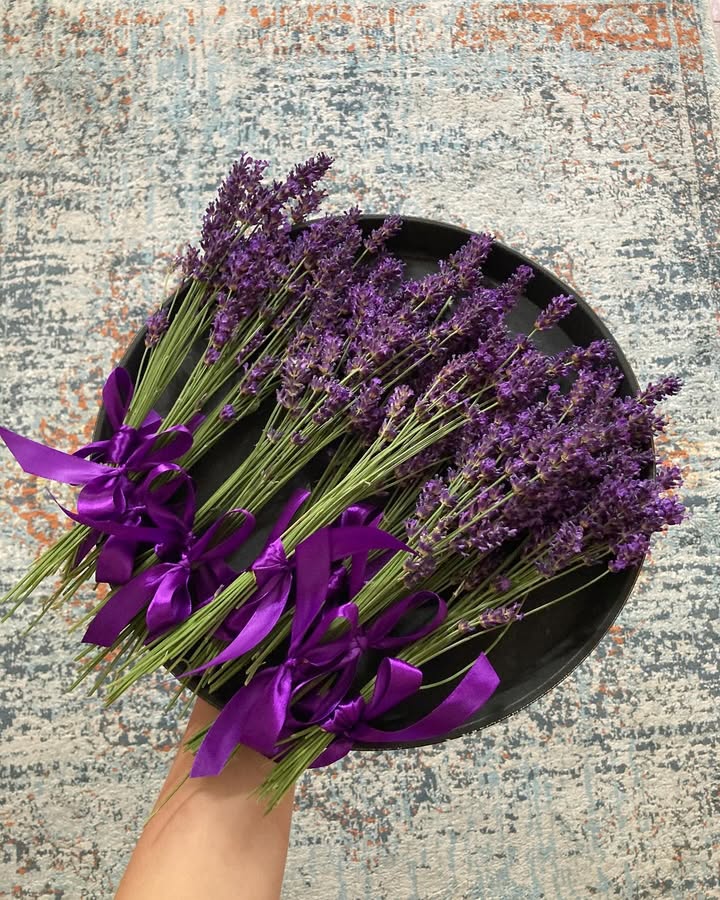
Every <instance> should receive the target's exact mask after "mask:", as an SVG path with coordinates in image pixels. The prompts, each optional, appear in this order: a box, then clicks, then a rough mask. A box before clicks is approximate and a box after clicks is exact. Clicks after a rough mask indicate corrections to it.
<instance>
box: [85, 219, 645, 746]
mask: <svg viewBox="0 0 720 900" xmlns="http://www.w3.org/2000/svg"><path fill="white" fill-rule="evenodd" d="M382 221H383V217H382V216H363V217H362V218H361V225H362V227H363V230H364V231H365V232H366V233H367V232H369V231H371V230H372V229H373V228H377V227H378V225H379V224H380V223H381V222H382ZM471 234H472V232H470V231H468V230H466V229H464V228H458V227H456V226H453V225H445V224H443V223H440V222H433V221H430V220H427V219H418V218H411V217H404V218H403V226H402V229H401V230H400V232H399V234H398V235H397V236H396V237H395V238H394V239H393V240H392V241H391V242H390V249H391V250H392V252H393V253H394V254H395V255H396V256H398V257H399V258H401V259H402V260H403V261H404V262H405V265H406V274H407V275H408V276H409V277H413V278H417V277H422V276H423V275H425V274H427V273H428V272H431V271H434V270H436V269H437V262H438V260H440V259H443V258H445V257H447V256H448V255H449V254H451V253H454V252H455V251H456V250H458V249H459V248H460V247H461V246H462V245H463V244H464V243H465V242H466V241H467V239H468V237H469V236H470V235H471ZM520 265H527V266H530V267H531V268H532V269H533V271H534V273H535V277H534V278H533V279H532V281H531V282H530V284H529V285H528V289H527V293H526V295H525V296H523V297H522V298H521V300H520V302H519V304H518V305H517V307H516V308H515V310H513V312H512V313H511V315H510V317H509V318H508V324H509V326H510V327H511V328H512V329H513V330H514V331H517V332H521V331H524V332H528V331H529V330H530V329H531V328H532V323H533V321H534V320H535V317H536V315H537V312H538V309H539V308H542V307H544V306H545V305H546V304H547V302H548V301H549V300H550V299H551V298H552V297H555V296H557V295H558V294H572V295H573V296H574V297H575V299H576V301H577V307H576V308H575V309H574V310H573V311H572V313H571V314H570V315H569V316H568V317H567V318H566V319H564V320H563V322H562V323H561V326H560V327H558V328H554V329H552V330H550V331H547V332H543V333H541V334H540V335H538V336H537V338H538V339H537V343H538V345H539V346H540V347H541V348H542V349H544V350H546V351H548V352H557V351H558V350H560V349H562V348H563V347H567V346H569V345H571V344H578V345H581V346H584V345H587V344H589V343H590V342H591V341H594V340H598V339H605V340H607V341H609V342H610V343H611V344H612V345H613V347H614V349H615V352H616V355H617V363H618V366H619V368H620V369H621V370H622V372H623V374H624V380H623V382H622V384H621V386H620V393H621V394H623V395H625V396H628V395H631V394H634V393H636V392H637V390H638V384H637V380H636V378H635V376H634V374H633V372H632V369H631V368H630V365H629V364H628V362H627V360H626V359H625V356H624V355H623V353H622V350H621V349H620V347H619V346H618V344H617V342H616V341H615V340H614V338H613V337H612V335H611V334H610V332H609V331H608V330H607V328H606V327H605V325H603V323H602V322H601V321H600V319H599V318H598V317H597V315H596V314H595V313H594V312H593V311H592V309H591V308H590V307H589V306H588V304H587V303H585V302H584V301H583V300H582V299H581V298H580V297H578V295H577V293H576V292H575V291H574V290H572V289H571V288H570V287H568V286H567V285H566V284H563V282H562V281H560V280H559V279H558V278H556V277H555V276H554V275H552V274H551V273H550V272H548V271H547V270H546V269H544V268H542V266H539V265H538V264H537V263H535V262H533V261H532V260H530V259H528V258H527V257H525V256H523V254H521V253H518V252H517V251H515V250H512V249H511V248H510V247H507V246H505V245H504V244H501V243H499V242H497V243H496V244H495V245H494V247H493V250H492V251H491V253H490V257H489V259H488V261H487V264H486V266H485V273H486V276H487V280H488V281H489V282H490V283H498V282H501V281H504V280H505V279H506V278H507V277H508V276H509V275H511V274H512V273H513V272H514V271H515V270H516V269H517V267H518V266H520ZM144 335H145V329H143V330H142V331H140V332H139V333H138V334H137V335H136V337H135V339H134V340H133V342H132V343H131V345H130V347H129V348H128V350H127V352H126V354H125V356H124V357H123V359H122V362H121V363H120V365H122V366H124V367H125V368H126V369H127V370H128V371H129V372H130V374H131V375H132V376H133V377H134V376H135V375H136V374H137V371H138V368H139V365H140V360H141V357H142V353H143V346H144ZM204 347H205V344H198V346H197V347H196V348H194V349H193V352H192V353H191V354H190V355H189V356H188V359H187V360H186V361H185V363H184V365H183V368H182V370H181V372H180V373H179V375H178V378H177V379H176V380H175V383H174V384H172V385H171V386H170V388H169V389H168V391H167V392H166V394H165V395H164V396H163V397H161V398H160V400H159V402H158V403H157V404H156V405H155V408H156V409H157V411H158V412H159V413H161V414H164V413H166V412H167V411H168V410H169V408H170V405H171V402H172V400H173V398H174V396H176V394H177V391H178V390H179V387H180V385H181V384H182V383H184V381H185V379H186V378H187V375H188V374H189V372H190V371H191V369H192V367H193V366H194V364H195V362H196V361H197V360H198V359H199V358H200V356H201V354H202V353H203V351H204ZM266 418H267V410H265V409H263V410H260V412H259V413H258V414H256V415H255V416H252V417H249V418H247V419H244V420H242V421H241V422H240V423H238V425H237V426H236V427H235V428H233V429H232V430H231V431H230V433H229V434H228V436H227V437H225V438H224V439H223V440H222V441H221V442H220V443H219V444H218V445H217V446H216V447H215V448H213V450H212V451H211V452H210V453H208V454H207V456H206V457H204V459H203V460H202V462H201V463H200V464H199V466H196V467H195V468H194V469H193V473H192V474H193V477H194V478H195V480H196V484H197V493H198V503H202V502H203V501H204V500H205V499H206V498H207V497H209V496H210V494H211V493H212V491H214V490H215V488H216V487H217V486H218V485H219V484H220V483H221V481H222V480H224V477H225V475H226V474H229V472H230V471H231V470H232V469H234V468H235V466H236V465H237V461H238V459H241V458H242V457H243V456H244V455H245V453H246V452H247V451H249V449H250V448H251V447H252V446H253V445H254V443H255V440H256V439H257V437H258V435H259V434H260V431H261V429H262V425H263V422H264V421H265V420H266ZM105 428H106V421H105V415H104V410H103V409H102V408H101V410H100V412H99V414H98V418H97V422H96V426H95V433H94V438H93V439H94V440H96V439H98V438H99V437H101V436H103V434H104V429H105ZM324 465H325V461H324V460H323V459H322V458H318V459H316V460H314V461H313V464H312V465H311V466H310V467H308V469H306V470H305V471H304V472H302V473H301V475H299V476H298V477H296V478H294V479H293V480H292V481H291V482H290V483H289V484H288V485H287V486H286V487H285V489H284V491H282V492H281V494H280V495H279V496H278V497H277V498H275V500H274V501H273V502H271V503H270V504H268V506H267V507H266V508H265V509H264V510H262V511H261V513H260V515H259V516H258V527H257V529H256V532H255V534H254V535H253V536H252V538H251V539H250V540H249V541H248V542H247V543H246V544H245V545H244V546H243V547H242V548H241V550H240V551H239V552H238V553H237V554H236V555H235V556H234V557H232V558H231V560H230V562H231V564H233V565H234V566H235V567H236V568H237V569H238V570H239V569H241V568H245V567H247V566H248V565H249V564H250V563H251V562H252V561H253V560H254V559H255V558H256V557H257V555H258V553H259V552H260V549H261V548H262V546H263V544H264V542H265V539H266V537H267V535H268V533H269V531H270V528H271V527H272V523H273V522H274V521H275V519H276V517H277V514H278V512H279V511H280V509H281V508H282V505H283V504H284V502H285V500H286V499H287V498H288V497H289V495H290V492H291V491H292V490H293V489H294V488H295V487H298V486H301V485H302V486H308V487H312V484H313V482H314V481H316V480H317V478H318V477H319V476H320V474H321V472H322V469H323V467H324ZM599 571H600V569H598V570H597V572H596V571H595V570H591V569H588V570H585V572H584V573H576V574H575V575H571V576H568V577H567V578H566V579H565V580H563V581H560V582H555V585H554V588H553V594H552V596H558V593H559V591H560V590H571V589H572V588H573V587H574V586H578V585H579V584H581V583H582V582H584V581H587V580H590V578H592V577H593V576H594V574H598V573H599ZM639 571H640V568H639V567H637V568H634V569H628V570H626V571H624V572H619V573H616V574H610V575H608V576H607V577H606V578H604V579H603V580H602V582H601V583H600V584H596V585H591V586H590V587H588V588H586V589H585V590H583V591H582V592H580V593H578V594H576V595H575V596H573V597H571V598H569V599H567V600H564V601H562V602H560V603H558V604H556V605H555V606H552V607H550V608H549V609H547V610H544V611H543V612H542V613H539V614H538V615H535V616H530V617H528V618H527V619H526V620H524V621H521V622H518V623H516V624H514V625H513V626H512V627H511V628H510V629H509V631H508V633H507V634H506V635H505V637H504V638H503V639H502V641H501V642H500V643H499V645H498V646H497V647H496V648H495V649H494V650H493V651H492V655H491V661H492V664H493V666H494V668H495V669H496V671H497V673H498V675H499V677H500V685H499V687H498V688H497V690H496V691H495V693H494V694H493V696H492V697H491V698H490V700H489V701H488V702H487V703H486V704H485V706H483V707H482V709H481V710H480V711H479V712H478V713H477V714H476V715H475V716H474V718H473V719H472V720H470V721H468V722H466V723H465V725H463V726H462V727H461V728H457V729H455V730H454V731H452V732H450V733H449V734H447V735H446V736H445V737H444V738H443V740H446V739H450V738H454V737H458V736H460V735H462V734H467V733H469V732H472V731H477V730H479V729H481V728H486V727H487V726H488V725H492V724H493V723H495V722H498V721H500V720H501V719H505V718H507V717H508V716H511V715H513V714H514V713H516V712H518V711H519V710H520V709H522V708H523V707H525V706H528V705H529V704H530V703H533V702H534V701H535V700H537V699H538V698H539V697H541V696H542V695H543V694H545V693H547V692H548V691H549V690H551V689H552V688H554V687H555V686H556V685H558V684H559V683H560V682H561V681H562V680H563V679H564V678H566V677H567V676H568V675H569V674H570V673H571V672H572V671H573V669H575V668H576V667H577V666H578V665H579V664H580V663H581V662H582V661H583V660H584V659H585V658H586V657H587V656H588V655H589V654H590V653H591V652H592V650H593V649H594V648H595V647H596V646H597V644H598V643H599V642H600V640H601V639H602V637H603V636H604V635H605V634H606V632H607V631H608V629H609V628H610V626H611V625H612V623H613V621H614V620H615V618H616V617H617V615H618V613H619V612H620V610H621V609H622V607H623V605H624V604H625V601H626V600H627V598H628V596H629V594H630V592H631V590H632V588H633V585H634V584H635V581H636V579H637V576H638V573H639ZM548 599H550V595H548V594H547V593H546V592H545V591H544V590H543V589H539V590H537V591H536V592H535V593H534V594H532V595H531V596H530V597H529V598H528V601H527V602H526V604H525V609H526V611H527V610H529V609H531V608H532V607H534V606H536V605H541V604H542V603H543V602H546V601H547V600H548ZM488 643H489V641H488V636H487V635H485V636H482V635H481V636H479V637H478V638H477V640H476V641H468V642H467V643H466V644H464V645H463V646H462V647H461V648H458V650H457V651H455V652H453V653H452V654H446V655H445V656H444V657H442V658H440V659H438V660H435V661H433V663H432V664H430V665H428V666H427V667H426V669H425V681H426V683H432V682H435V681H439V680H441V679H443V678H445V677H447V676H449V675H451V674H453V673H454V672H457V671H459V670H461V669H462V668H463V667H464V666H465V665H467V663H469V662H471V661H472V660H473V659H474V658H475V657H476V656H477V655H478V653H479V652H480V651H481V650H482V649H483V647H484V646H487V644H488ZM238 686H239V685H234V684H230V685H228V686H226V689H225V690H221V691H218V692H217V693H212V694H210V693H208V692H207V691H206V690H200V691H199V695H200V696H201V697H203V698H204V699H205V700H207V701H208V702H209V703H211V704H213V705H214V706H216V707H221V706H222V705H223V704H224V703H225V702H226V701H227V699H228V698H229V696H231V695H232V693H233V692H234V691H235V690H236V689H237V687H238ZM452 687H453V685H452V684H449V685H446V686H444V687H441V688H436V689H431V690H427V691H422V692H421V693H420V694H419V695H417V696H416V697H415V698H411V700H410V701H408V702H407V703H405V704H402V705H401V706H400V707H399V708H396V709H394V710H391V711H390V712H389V713H387V714H386V716H385V717H383V719H382V720H381V721H380V723H379V724H380V727H385V728H387V729H388V730H394V729H398V728H402V727H405V726H406V725H409V724H411V723H412V722H413V721H416V720H417V719H418V718H419V717H420V716H422V715H424V714H425V713H427V712H428V711H429V710H430V709H432V708H433V707H434V706H436V705H437V704H438V702H439V701H440V700H441V699H442V698H443V697H444V696H446V695H447V694H448V693H449V692H450V691H451V690H452ZM428 743H437V741H417V742H402V743H400V742H399V743H397V744H392V745H391V744H382V745H373V744H362V745H361V744H358V745H356V749H365V750H372V749H383V750H387V749H393V748H396V749H397V748H401V747H414V746H421V745H422V744H428Z"/></svg>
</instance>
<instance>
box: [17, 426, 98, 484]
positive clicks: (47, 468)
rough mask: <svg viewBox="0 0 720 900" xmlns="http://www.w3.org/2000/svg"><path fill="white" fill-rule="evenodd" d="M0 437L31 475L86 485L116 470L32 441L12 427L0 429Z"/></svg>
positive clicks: (63, 482) (65, 482)
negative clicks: (11, 428)
mask: <svg viewBox="0 0 720 900" xmlns="http://www.w3.org/2000/svg"><path fill="white" fill-rule="evenodd" d="M0 438H2V439H3V441H4V442H5V445H6V446H7V448H8V450H9V451H10V452H11V453H12V455H13V456H14V457H15V459H16V460H17V462H18V463H19V465H20V468H21V469H22V470H23V472H27V474H28V475H37V476H38V477H39V478H48V479H49V480H50V481H59V482H61V483H62V484H85V483H86V482H88V481H91V480H92V479H93V478H97V477H98V476H99V475H108V474H109V473H110V472H112V471H114V470H113V469H112V468H111V467H110V466H103V465H100V463H95V462H90V461H89V460H87V459H81V458H80V457H79V456H73V455H71V454H69V453H63V451H62V450H55V449H54V447H46V446H45V445H44V444H39V443H38V442H37V441H31V440H30V438H26V437H23V436H22V435H21V434H17V432H15V431H10V429H9V428H0Z"/></svg>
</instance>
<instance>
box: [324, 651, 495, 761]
mask: <svg viewBox="0 0 720 900" xmlns="http://www.w3.org/2000/svg"><path fill="white" fill-rule="evenodd" d="M421 684H422V672H421V671H420V670H419V669H416V668H415V667H414V666H411V665H409V664H408V663H406V662H404V661H403V660H400V659H388V658H385V659H384V660H383V661H382V662H381V663H380V666H379V668H378V674H377V679H376V681H375V689H374V691H373V695H372V697H371V698H370V700H369V701H368V702H366V701H365V700H364V698H363V697H356V698H354V699H352V700H348V701H346V702H344V703H340V704H338V706H336V707H335V709H334V710H333V712H332V715H331V716H329V717H328V719H327V721H326V722H325V723H323V725H322V727H323V728H324V730H325V731H328V732H330V733H331V734H334V735H336V737H335V739H334V740H333V742H332V744H330V746H329V747H327V749H326V750H324V751H323V752H322V753H321V754H320V756H318V757H317V759H316V760H315V761H314V762H313V763H312V766H311V768H319V767H320V766H327V765H330V764H331V763H333V762H336V761H337V760H338V759H341V758H342V757H343V756H345V755H346V754H347V753H349V751H350V750H352V748H353V746H354V745H355V744H356V743H357V742H362V743H372V744H395V743H405V742H415V741H434V740H439V739H440V738H443V737H445V736H446V735H447V734H449V732H451V731H453V730H454V729H455V728H459V727H460V726H461V725H464V724H465V723H466V722H467V721H468V720H469V719H470V718H472V716H473V715H474V714H475V713H476V712H477V711H478V710H479V709H480V708H481V707H482V706H484V705H485V703H487V701H488V700H489V699H490V697H491V696H492V695H493V693H494V692H495V689H496V688H497V686H498V684H500V679H499V677H498V675H497V672H496V671H495V669H493V667H492V666H491V665H490V661H489V660H488V658H487V657H486V656H485V654H481V655H480V656H479V657H478V659H477V660H476V661H475V663H474V665H473V667H472V668H471V669H470V671H469V672H468V673H467V674H466V675H465V676H464V677H463V679H462V681H461V682H460V683H459V684H458V685H457V687H455V689H454V690H453V691H452V693H451V694H449V695H448V696H447V697H446V698H445V699H444V700H443V701H442V702H441V703H440V704H438V706H436V707H435V709H433V710H432V711H431V712H429V713H428V714H427V715H426V716H424V717H423V718H422V719H420V720H419V721H417V722H414V723H413V724H412V725H408V726H407V727H406V728H401V729H399V730H397V731H384V730H381V729H379V728H375V727H374V726H373V725H372V722H373V720H374V719H377V718H379V717H380V716H381V715H383V714H384V713H386V712H387V711H388V710H390V709H392V708H393V707H395V706H398V704H400V703H402V702H403V701H404V700H407V699H408V698H409V697H411V696H413V695H414V694H416V693H417V691H418V690H419V689H420V686H421Z"/></svg>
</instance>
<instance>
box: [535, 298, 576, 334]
mask: <svg viewBox="0 0 720 900" xmlns="http://www.w3.org/2000/svg"><path fill="white" fill-rule="evenodd" d="M575 306H576V303H575V299H574V298H573V297H567V296H565V295H564V294H561V295H559V296H558V297H553V298H552V300H550V302H549V303H548V305H547V306H546V307H545V309H543V310H542V312H541V313H540V314H539V315H538V317H537V319H535V330H536V331H548V330H549V329H550V328H554V327H555V326H556V325H557V324H558V322H560V321H561V320H562V319H564V318H565V316H567V315H568V314H569V313H570V312H571V311H572V310H573V309H575Z"/></svg>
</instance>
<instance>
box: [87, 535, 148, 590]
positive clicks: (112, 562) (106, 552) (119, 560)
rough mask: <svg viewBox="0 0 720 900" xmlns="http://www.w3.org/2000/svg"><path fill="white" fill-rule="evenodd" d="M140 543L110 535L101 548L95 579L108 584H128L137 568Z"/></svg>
mask: <svg viewBox="0 0 720 900" xmlns="http://www.w3.org/2000/svg"><path fill="white" fill-rule="evenodd" d="M137 548H138V543H137V541H132V540H123V538H119V537H117V536H115V535H112V534H111V535H110V536H109V537H108V538H107V539H106V541H105V543H104V544H103V546H102V549H101V550H100V555H99V556H98V561H97V565H96V566H95V581H98V582H103V581H104V582H107V584H126V583H127V582H128V581H130V579H131V578H132V574H133V569H134V568H135V554H136V552H137Z"/></svg>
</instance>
